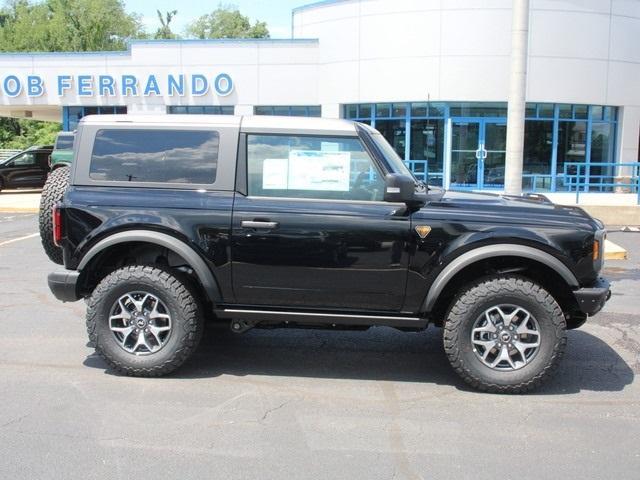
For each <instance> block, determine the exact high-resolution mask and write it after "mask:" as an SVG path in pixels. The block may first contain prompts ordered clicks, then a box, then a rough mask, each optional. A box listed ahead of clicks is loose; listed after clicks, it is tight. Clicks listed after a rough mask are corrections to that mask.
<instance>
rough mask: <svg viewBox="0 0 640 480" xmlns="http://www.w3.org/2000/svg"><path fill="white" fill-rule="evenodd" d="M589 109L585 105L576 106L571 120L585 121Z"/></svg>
mask: <svg viewBox="0 0 640 480" xmlns="http://www.w3.org/2000/svg"><path fill="white" fill-rule="evenodd" d="M588 111H589V107H588V106H587V105H576V106H575V107H574V109H573V118H575V119H576V120H586V119H587V117H588Z"/></svg>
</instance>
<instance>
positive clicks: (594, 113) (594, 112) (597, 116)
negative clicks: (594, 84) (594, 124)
mask: <svg viewBox="0 0 640 480" xmlns="http://www.w3.org/2000/svg"><path fill="white" fill-rule="evenodd" d="M591 118H592V119H593V120H594V121H598V120H602V107H600V106H598V105H594V106H592V107H591Z"/></svg>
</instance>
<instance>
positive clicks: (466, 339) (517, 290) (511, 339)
mask: <svg viewBox="0 0 640 480" xmlns="http://www.w3.org/2000/svg"><path fill="white" fill-rule="evenodd" d="M565 330H566V324H565V320H564V315H563V314H562V310H561V309H560V306H559V305H558V303H557V302H556V301H555V299H554V298H553V297H552V296H551V295H550V294H549V293H548V292H547V291H546V290H544V289H543V288H542V287H541V286H540V285H537V284H535V283H533V282H531V281H530V280H528V279H525V278H521V277H515V276H501V277H493V278H487V279H483V280H481V281H480V282H478V283H476V284H473V285H471V286H470V287H468V288H466V289H465V290H464V291H463V292H462V293H461V294H460V295H459V296H458V297H457V298H456V300H455V301H454V303H453V305H452V307H451V308H450V310H449V313H448V315H447V319H446V323H445V329H444V347H445V351H446V353H447V356H448V357H449V361H450V362H451V365H452V366H453V368H454V369H455V370H456V372H457V373H458V374H459V375H460V376H461V377H462V378H463V379H464V380H465V381H466V382H467V383H469V384H470V385H472V386H474V387H475V388H478V389H480V390H484V391H488V392H496V393H522V392H526V391H528V390H532V389H533V388H536V387H537V386H539V385H540V384H542V383H543V382H544V381H545V380H546V379H547V378H548V377H549V376H550V375H551V373H552V372H553V370H554V369H555V367H556V366H557V364H558V361H559V359H560V358H561V356H562V354H563V352H564V347H565V345H566V336H565Z"/></svg>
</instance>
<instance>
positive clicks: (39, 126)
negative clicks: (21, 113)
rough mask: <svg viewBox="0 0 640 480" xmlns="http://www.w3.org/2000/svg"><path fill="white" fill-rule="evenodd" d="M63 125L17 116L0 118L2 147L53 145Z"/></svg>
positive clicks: (19, 147)
mask: <svg viewBox="0 0 640 480" xmlns="http://www.w3.org/2000/svg"><path fill="white" fill-rule="evenodd" d="M60 129H61V125H60V124H59V123H57V122H39V121H37V120H26V119H16V118H0V148H17V149H25V148H27V147H30V146H32V145H52V144H53V142H54V140H55V139H56V134H57V133H58V132H59V131H60Z"/></svg>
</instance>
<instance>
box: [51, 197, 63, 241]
mask: <svg viewBox="0 0 640 480" xmlns="http://www.w3.org/2000/svg"><path fill="white" fill-rule="evenodd" d="M51 219H52V224H53V243H54V244H55V245H56V246H58V247H59V246H60V242H61V241H62V212H61V211H60V209H59V208H58V206H57V205H54V206H53V210H52V212H51Z"/></svg>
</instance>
